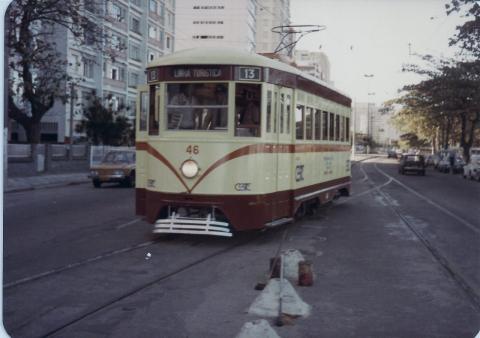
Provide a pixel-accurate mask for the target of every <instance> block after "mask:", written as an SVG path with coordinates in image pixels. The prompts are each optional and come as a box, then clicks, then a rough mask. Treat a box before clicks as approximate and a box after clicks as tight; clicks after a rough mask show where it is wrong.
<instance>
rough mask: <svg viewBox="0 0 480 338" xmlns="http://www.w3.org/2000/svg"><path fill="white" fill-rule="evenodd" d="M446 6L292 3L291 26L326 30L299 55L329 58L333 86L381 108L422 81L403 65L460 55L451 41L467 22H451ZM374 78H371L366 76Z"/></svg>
mask: <svg viewBox="0 0 480 338" xmlns="http://www.w3.org/2000/svg"><path fill="white" fill-rule="evenodd" d="M446 3H447V0H290V11H291V22H292V24H295V25H306V24H308V25H325V26H326V29H325V30H323V31H320V32H315V33H310V34H308V35H306V36H304V37H303V38H302V39H301V40H300V41H299V42H298V44H297V46H296V49H305V50H309V51H322V52H324V53H326V54H327V56H328V58H329V60H330V65H331V80H332V81H333V82H334V85H335V87H337V88H338V89H340V90H342V91H343V92H345V93H346V94H348V95H349V96H350V97H351V98H352V99H353V101H354V102H375V103H377V104H381V103H382V102H384V101H385V100H388V99H391V98H394V97H397V96H398V95H399V94H398V89H399V88H401V87H402V86H404V85H406V84H411V83H415V82H418V81H420V80H421V78H420V77H419V76H417V75H415V74H411V73H405V72H402V65H404V64H409V63H410V64H411V63H419V62H420V60H419V57H418V56H416V55H415V54H423V55H425V54H430V55H433V56H435V57H453V56H454V54H455V50H456V49H455V48H453V47H449V46H448V40H449V38H450V37H452V36H453V35H454V33H455V27H456V26H458V25H461V24H462V23H463V22H464V21H465V19H464V18H462V17H461V16H460V15H459V14H451V15H450V16H447V15H446V12H445V4H446ZM409 44H411V45H410V47H409ZM371 74H373V77H365V76H364V75H371ZM373 93H375V94H373ZM369 94H370V95H369Z"/></svg>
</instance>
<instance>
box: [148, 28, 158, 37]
mask: <svg viewBox="0 0 480 338" xmlns="http://www.w3.org/2000/svg"><path fill="white" fill-rule="evenodd" d="M157 32H158V29H157V27H155V26H152V25H148V37H149V38H151V39H157Z"/></svg>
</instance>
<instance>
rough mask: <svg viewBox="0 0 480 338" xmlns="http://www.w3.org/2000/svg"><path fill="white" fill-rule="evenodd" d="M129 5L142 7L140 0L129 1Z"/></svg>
mask: <svg viewBox="0 0 480 338" xmlns="http://www.w3.org/2000/svg"><path fill="white" fill-rule="evenodd" d="M130 3H131V4H133V5H135V6H138V7H142V0H130Z"/></svg>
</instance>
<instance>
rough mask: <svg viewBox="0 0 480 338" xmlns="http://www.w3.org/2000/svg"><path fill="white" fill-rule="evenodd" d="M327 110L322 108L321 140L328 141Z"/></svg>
mask: <svg viewBox="0 0 480 338" xmlns="http://www.w3.org/2000/svg"><path fill="white" fill-rule="evenodd" d="M328 125H329V124H328V111H325V110H322V141H328V135H329V134H328Z"/></svg>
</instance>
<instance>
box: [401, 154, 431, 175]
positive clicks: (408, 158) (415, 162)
mask: <svg viewBox="0 0 480 338" xmlns="http://www.w3.org/2000/svg"><path fill="white" fill-rule="evenodd" d="M398 172H399V173H400V174H401V175H403V174H405V173H407V172H415V173H417V174H420V175H422V176H423V175H425V157H423V155H415V154H405V155H403V156H402V158H401V159H400V164H399V167H398Z"/></svg>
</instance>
